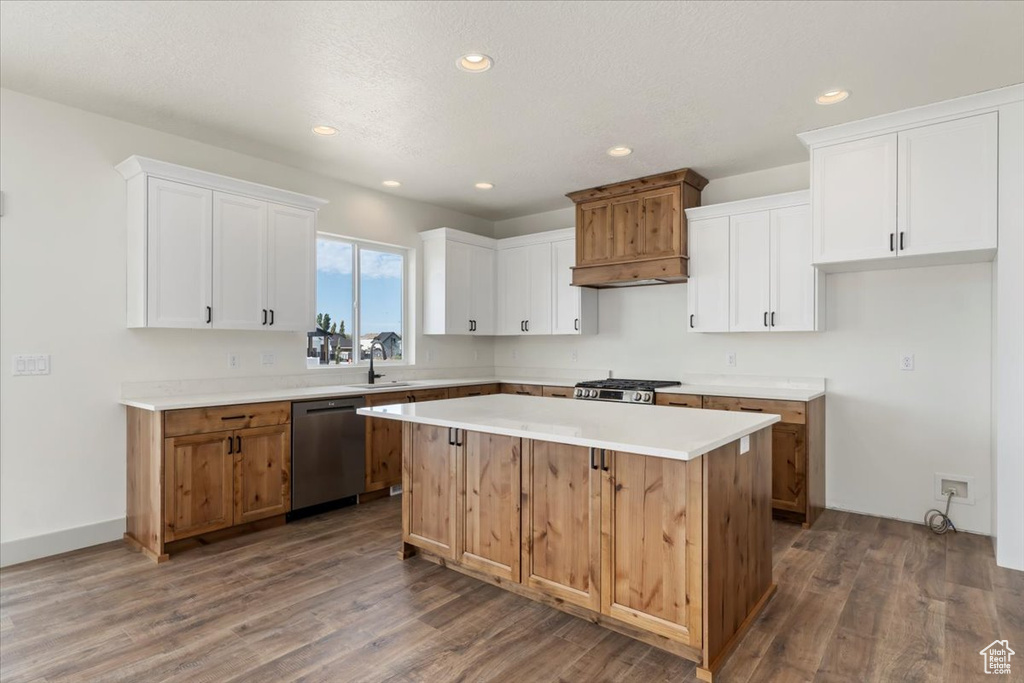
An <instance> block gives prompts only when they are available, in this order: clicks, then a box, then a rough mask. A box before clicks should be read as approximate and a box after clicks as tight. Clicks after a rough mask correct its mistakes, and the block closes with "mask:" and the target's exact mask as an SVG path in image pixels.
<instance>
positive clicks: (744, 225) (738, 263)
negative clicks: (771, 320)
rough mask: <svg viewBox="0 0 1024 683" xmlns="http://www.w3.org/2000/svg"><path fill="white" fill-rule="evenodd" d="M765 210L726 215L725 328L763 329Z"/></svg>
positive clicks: (765, 305)
mask: <svg viewBox="0 0 1024 683" xmlns="http://www.w3.org/2000/svg"><path fill="white" fill-rule="evenodd" d="M768 232H769V229H768V212H767V211H758V212H756V213H744V214H740V215H738V216H730V217H729V330H730V331H732V332H767V331H768V329H769V327H768V313H769V307H770V301H769V291H768V289H769V269H768V262H769V253H768V252H769V239H768Z"/></svg>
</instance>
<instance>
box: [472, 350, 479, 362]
mask: <svg viewBox="0 0 1024 683" xmlns="http://www.w3.org/2000/svg"><path fill="white" fill-rule="evenodd" d="M473 360H475V361H476V360H480V352H479V351H473Z"/></svg>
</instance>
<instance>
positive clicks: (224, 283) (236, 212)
mask: <svg viewBox="0 0 1024 683" xmlns="http://www.w3.org/2000/svg"><path fill="white" fill-rule="evenodd" d="M266 273H267V203H266V202H264V201H260V200H258V199H250V198H248V197H241V196H238V195H233V194H226V193H224V192H214V193H213V326H214V327H215V328H218V329H226V330H259V329H264V328H265V326H266V321H265V320H264V315H263V312H264V311H265V310H266V308H267V304H266V276H267V275H266Z"/></svg>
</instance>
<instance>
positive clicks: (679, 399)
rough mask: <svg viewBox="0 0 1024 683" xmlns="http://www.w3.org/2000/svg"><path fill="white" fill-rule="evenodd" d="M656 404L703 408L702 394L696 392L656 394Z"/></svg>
mask: <svg viewBox="0 0 1024 683" xmlns="http://www.w3.org/2000/svg"><path fill="white" fill-rule="evenodd" d="M654 399H655V400H654V402H655V405H659V406H676V407H677V408H703V407H704V401H703V397H702V396H697V395H695V394H655V395H654Z"/></svg>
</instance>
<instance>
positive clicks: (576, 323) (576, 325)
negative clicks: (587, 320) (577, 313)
mask: <svg viewBox="0 0 1024 683" xmlns="http://www.w3.org/2000/svg"><path fill="white" fill-rule="evenodd" d="M572 326H573V329H575V330H576V331H577V332H579V331H580V319H579V318H576V320H575V321H574V322H573V324H572Z"/></svg>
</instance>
